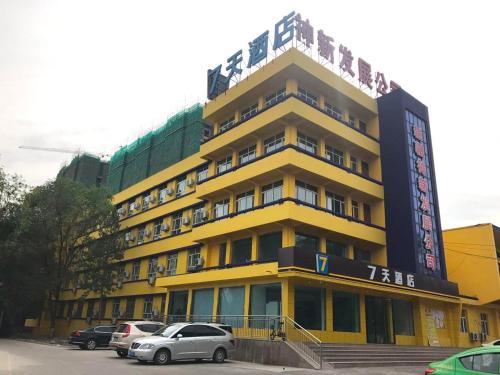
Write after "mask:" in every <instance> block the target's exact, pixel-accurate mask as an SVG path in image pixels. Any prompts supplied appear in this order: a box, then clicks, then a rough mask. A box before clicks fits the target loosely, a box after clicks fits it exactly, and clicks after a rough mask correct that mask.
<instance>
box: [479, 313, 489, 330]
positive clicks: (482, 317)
mask: <svg viewBox="0 0 500 375" xmlns="http://www.w3.org/2000/svg"><path fill="white" fill-rule="evenodd" d="M479 318H480V320H481V333H482V334H484V335H489V334H490V329H489V325H488V315H486V314H485V313H481V314H479Z"/></svg>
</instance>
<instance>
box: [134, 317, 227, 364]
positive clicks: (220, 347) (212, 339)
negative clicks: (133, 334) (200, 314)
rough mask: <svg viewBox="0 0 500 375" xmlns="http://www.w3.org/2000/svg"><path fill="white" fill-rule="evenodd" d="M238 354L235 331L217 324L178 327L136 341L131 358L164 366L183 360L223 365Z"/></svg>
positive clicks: (187, 324)
mask: <svg viewBox="0 0 500 375" xmlns="http://www.w3.org/2000/svg"><path fill="white" fill-rule="evenodd" d="M233 351H234V338H233V334H232V329H231V327H229V326H227V325H223V324H216V323H174V324H171V325H169V326H166V327H165V328H163V329H161V330H159V331H157V332H155V333H154V334H153V335H151V336H149V337H144V338H141V339H136V340H134V341H133V342H132V345H131V346H130V349H129V350H128V356H129V358H136V359H137V360H138V361H139V362H147V361H154V362H155V363H156V364H159V365H164V364H167V363H169V362H170V361H176V360H183V359H195V360H202V359H211V360H213V361H214V362H217V363H222V362H224V360H225V359H226V358H227V356H228V355H229V354H230V353H232V352H233Z"/></svg>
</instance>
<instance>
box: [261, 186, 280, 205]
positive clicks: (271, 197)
mask: <svg viewBox="0 0 500 375" xmlns="http://www.w3.org/2000/svg"><path fill="white" fill-rule="evenodd" d="M281 198H283V181H276V182H273V183H272V184H269V185H265V186H263V187H262V204H268V203H272V202H275V201H277V200H279V199H281Z"/></svg>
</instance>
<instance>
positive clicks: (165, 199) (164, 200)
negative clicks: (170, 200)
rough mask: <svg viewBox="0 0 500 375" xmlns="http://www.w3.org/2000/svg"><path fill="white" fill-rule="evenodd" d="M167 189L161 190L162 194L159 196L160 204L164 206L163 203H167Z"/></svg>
mask: <svg viewBox="0 0 500 375" xmlns="http://www.w3.org/2000/svg"><path fill="white" fill-rule="evenodd" d="M167 195H168V194H167V187H166V186H164V187H162V188H160V193H159V195H158V203H159V204H162V203H165V202H166V201H167Z"/></svg>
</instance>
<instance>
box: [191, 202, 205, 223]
mask: <svg viewBox="0 0 500 375" xmlns="http://www.w3.org/2000/svg"><path fill="white" fill-rule="evenodd" d="M204 217H205V207H204V206H198V207H195V208H193V225H196V224H199V223H202V222H203V220H205V219H204Z"/></svg>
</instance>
